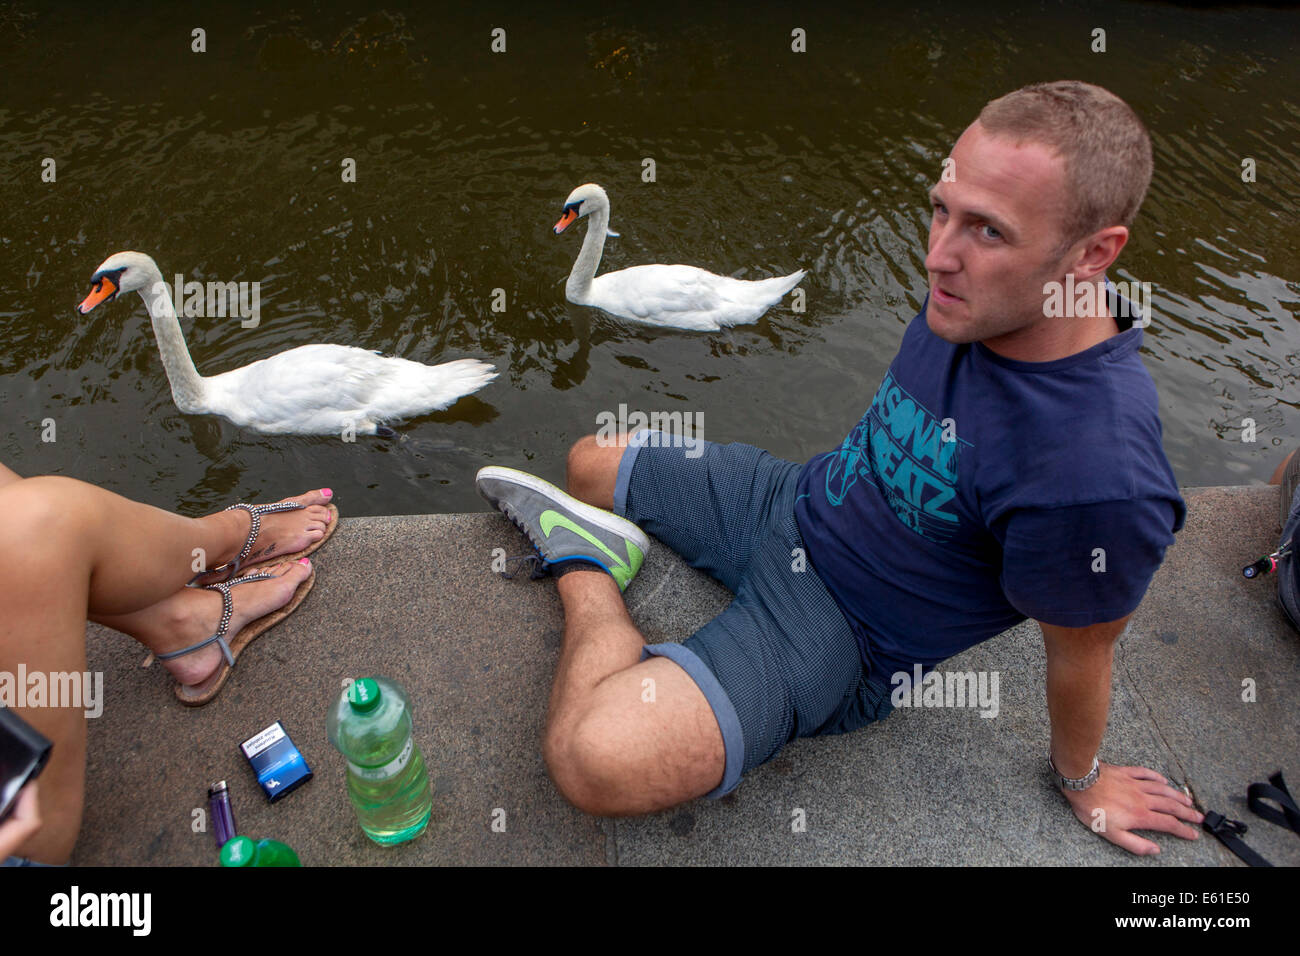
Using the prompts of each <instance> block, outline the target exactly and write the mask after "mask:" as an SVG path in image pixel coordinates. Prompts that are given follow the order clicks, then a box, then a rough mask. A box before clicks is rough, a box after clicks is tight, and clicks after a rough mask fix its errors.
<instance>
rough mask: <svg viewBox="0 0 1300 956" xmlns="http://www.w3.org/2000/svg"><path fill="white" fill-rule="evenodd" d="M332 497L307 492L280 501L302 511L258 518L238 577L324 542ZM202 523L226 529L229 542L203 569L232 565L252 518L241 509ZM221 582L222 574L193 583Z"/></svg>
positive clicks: (326, 490)
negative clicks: (255, 531) (251, 568)
mask: <svg viewBox="0 0 1300 956" xmlns="http://www.w3.org/2000/svg"><path fill="white" fill-rule="evenodd" d="M333 497H334V492H333V491H331V490H330V489H329V488H321V489H320V490H319V491H309V492H307V493H306V494H302V495H298V496H297V497H294V498H285V499H283V500H284V501H294V502H297V503H298V504H302V505H306V507H305V508H302V509H300V510H297V511H280V512H275V513H272V514H264V515H262V516H261V527H260V529H259V530H258V533H257V539H256V540H255V541H254V542H253V547H252V550H250V551H249V553H248V555H247V556H246V557H245V558H244V560H243V562H242V563H241V565H240V572H241V573H242V572H243V571H244V570H245V569H246V568H248V567H249V566H250V565H254V564H259V563H261V562H263V561H270V560H271V559H273V558H277V557H281V556H283V555H286V554H293V553H295V552H297V551H301V550H303V549H304V548H308V547H310V546H311V545H313V544H315V543H316V542H317V541H320V540H321V539H322V538H324V537H325V535H326V533H327V532H328V531H329V525H330V521H331V520H332V519H333V515H332V514H331V512H330V509H329V508H328V507H327V506H328V505H329V503H330V502H331V501H332V500H333ZM202 520H206V521H218V522H221V523H222V524H223V526H225V527H228V528H229V530H230V535H231V537H230V540H231V542H232V544H231V545H230V546H229V547H228V548H227V549H226V550H225V551H223V552H222V553H221V554H219V555H209V556H208V560H207V566H208V567H213V568H219V567H222V566H223V565H225V564H228V563H230V562H231V561H234V560H235V558H236V557H238V556H239V552H240V551H242V550H243V548H244V542H245V541H247V540H248V534H249V531H251V530H252V520H253V519H252V515H250V514H249V513H248V512H247V511H245V510H244V509H243V508H235V509H233V510H230V511H219V512H217V513H216V514H214V515H208V516H207V518H205V519H202ZM224 578H225V574H224V572H213V573H212V574H210V575H204V576H203V577H201V578H199V579H198V580H197V581H196V582H195V583H196V584H213V583H215V582H217V581H221V580H224Z"/></svg>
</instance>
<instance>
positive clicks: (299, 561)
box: [298, 558, 311, 567]
mask: <svg viewBox="0 0 1300 956" xmlns="http://www.w3.org/2000/svg"><path fill="white" fill-rule="evenodd" d="M298 563H299V564H305V565H307V567H311V561H309V560H308V559H307V558H299V559H298Z"/></svg>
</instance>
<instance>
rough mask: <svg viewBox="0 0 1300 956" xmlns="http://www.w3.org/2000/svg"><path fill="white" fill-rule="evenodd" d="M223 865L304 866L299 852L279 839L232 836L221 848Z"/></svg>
mask: <svg viewBox="0 0 1300 956" xmlns="http://www.w3.org/2000/svg"><path fill="white" fill-rule="evenodd" d="M221 865H222V866H302V863H301V862H300V861H299V859H298V854H297V853H294V852H293V850H292V849H291V848H289V847H288V846H285V844H283V843H281V842H280V841H279V840H258V841H257V842H256V843H254V842H253V841H252V840H250V839H249V838H248V837H246V836H236V837H231V838H230V839H229V840H227V841H226V843H225V845H224V846H223V847H222V848H221Z"/></svg>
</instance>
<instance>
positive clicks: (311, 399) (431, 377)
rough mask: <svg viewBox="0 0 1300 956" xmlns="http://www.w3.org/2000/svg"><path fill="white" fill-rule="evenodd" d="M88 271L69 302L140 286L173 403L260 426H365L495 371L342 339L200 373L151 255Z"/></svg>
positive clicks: (474, 384) (268, 429)
mask: <svg viewBox="0 0 1300 956" xmlns="http://www.w3.org/2000/svg"><path fill="white" fill-rule="evenodd" d="M90 281H91V291H90V294H89V295H88V296H86V298H85V299H84V300H83V301H82V302H81V304H80V305H78V306H77V311H78V312H80V313H81V314H82V315H85V314H86V313H87V312H89V311H90V310H91V309H93V308H95V306H97V305H99V304H100V303H101V302H106V301H111V300H112V299H114V298H116V297H117V296H118V295H119V294H121V293H125V292H139V293H140V298H142V299H143V300H144V302H145V306H146V307H147V308H148V310H149V316H150V319H151V320H152V323H153V330H154V335H155V337H156V338H157V340H158V352H159V355H160V356H161V358H162V363H163V368H164V369H165V370H166V372H167V379H168V381H169V382H170V384H171V389H172V399H173V401H175V402H176V407H177V408H178V409H180V410H181V411H182V412H185V413H186V414H195V415H197V414H209V415H221V416H223V417H225V418H228V419H230V420H231V421H232V422H234V423H235V424H236V425H240V426H243V427H245V428H251V429H253V430H254V431H259V432H264V433H266V434H272V435H275V434H291V435H327V434H331V435H337V434H342V433H343V432H344V431H345V430H346V429H349V428H351V429H353V430H355V432H356V434H360V435H373V434H375V433H376V432H377V431H378V430H379V427H380V425H382V424H383V423H384V422H385V421H389V420H393V419H400V418H408V417H411V416H414V415H422V414H424V413H426V412H431V411H436V410H438V409H442V408H446V407H447V406H448V405H450V404H452V403H453V402H455V401H456V400H457V399H459V398H461V397H463V396H465V395H469V394H470V393H472V392H476V391H478V390H479V389H480V388H482V387H483V386H484V385H486V384H488V383H489V382H491V381H492V380H493V379H494V378H496V372H495V370H494V369H493V367H492V366H491V365H488V364H487V363H485V362H480V361H478V360H477V359H459V360H457V361H454V362H446V363H444V364H442V365H424V364H422V363H420V362H412V361H410V360H408V359H403V358H392V357H385V356H383V355H381V354H379V353H378V352H372V351H369V350H367V349H362V348H356V347H354V346H350V345H302V346H299V347H298V348H294V349H289V350H287V351H284V352H280V353H279V354H277V355H272V356H270V357H269V358H264V359H260V360H258V361H256V362H253V363H251V364H249V365H245V366H243V367H242V368H236V369H232V370H231V371H229V372H222V373H221V374H219V375H211V376H201V375H199V373H198V370H197V369H196V368H195V367H194V361H193V359H191V358H190V353H189V349H188V348H187V347H186V345H185V337H184V335H183V333H182V332H181V325H180V320H179V319H178V318H177V316H176V308H175V306H174V305H173V304H172V298H171V293H170V292H169V291H168V288H167V284H166V283H165V282H163V278H162V273H161V272H160V271H159V269H158V266H157V265H156V264H155V263H154V261H153V259H151V258H150V257H149V256H147V255H145V254H144V253H142V252H119V253H117V254H115V255H112V256H109V257H108V258H107V259H105V260H104V262H103V264H102V265H100V267H99V268H98V269H96V270H95V274H94V275H93V276H91V279H90Z"/></svg>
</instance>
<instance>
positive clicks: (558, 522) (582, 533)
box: [539, 511, 632, 571]
mask: <svg viewBox="0 0 1300 956" xmlns="http://www.w3.org/2000/svg"><path fill="white" fill-rule="evenodd" d="M539 523H540V524H541V526H542V534H544V535H546V537H548V538H549V537H550V536H551V531H552V529H554V528H567V529H568V530H569V531H572V532H573V533H574V534H576V535H577V536H578V537H579V538H582V540H584V541H587V542H589V543H591V544H594V545H595V546H596V547H598V548H600V550H601V551H604V552H605V553H606V554H607V555H609V558H610V560H611V561H613V562H614V563H615V564H617V565H618V566H619V567H620V568H622V569H623V570H625V571H631V570H632V566H631V565H629V564H628V563H627V562H626V561H624V560H623V559H622V558H620V557H619V556H618V555H617V554H615V553H614V552H613V551H611V550H609V548H607V547H606V546H605V543H604V542H603V541H601V540H600V539H599V538H597V537H596V536H595V535H593V534H592V533H591V532H590V531H588V530H587V529H586V528H584V527H583V526H582V525H580V524H578V523H577V522H576V521H574V520H573V519H572V518H566V517H565V516H564V515H562V514H560V513H559V512H558V511H543V512H542V515H541V519H540V522H539Z"/></svg>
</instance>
